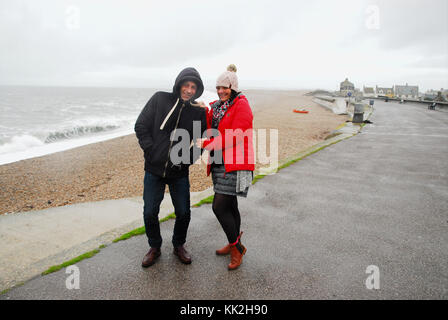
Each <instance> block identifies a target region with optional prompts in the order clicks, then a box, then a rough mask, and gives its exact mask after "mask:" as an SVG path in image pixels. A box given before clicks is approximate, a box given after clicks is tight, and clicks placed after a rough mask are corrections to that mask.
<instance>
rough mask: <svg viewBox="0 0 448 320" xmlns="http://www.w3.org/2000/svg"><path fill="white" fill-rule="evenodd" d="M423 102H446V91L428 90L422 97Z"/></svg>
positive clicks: (447, 94)
mask: <svg viewBox="0 0 448 320" xmlns="http://www.w3.org/2000/svg"><path fill="white" fill-rule="evenodd" d="M423 99H424V100H434V101H448V90H444V89H443V88H441V89H440V90H432V89H431V90H428V91H426V92H425V94H424V96H423Z"/></svg>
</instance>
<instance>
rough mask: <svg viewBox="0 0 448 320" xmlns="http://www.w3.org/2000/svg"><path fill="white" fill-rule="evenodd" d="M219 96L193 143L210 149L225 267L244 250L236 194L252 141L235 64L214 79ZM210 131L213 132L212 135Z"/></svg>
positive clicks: (241, 190) (246, 178) (241, 192)
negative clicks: (227, 260)
mask: <svg viewBox="0 0 448 320" xmlns="http://www.w3.org/2000/svg"><path fill="white" fill-rule="evenodd" d="M216 90H217V93H218V96H219V100H217V101H215V102H212V103H210V106H211V109H210V110H209V111H208V112H207V127H208V128H209V129H214V130H208V135H207V137H208V138H207V139H198V141H197V146H198V147H201V148H205V149H207V150H208V151H209V152H210V157H209V163H208V165H207V175H210V172H211V173H212V180H213V188H214V191H215V195H214V199H213V206H212V208H213V212H214V214H215V215H216V218H217V219H218V221H219V223H220V224H221V226H222V228H223V230H224V233H225V234H226V236H227V240H228V242H229V244H227V245H226V246H224V247H223V248H221V249H219V250H216V254H217V255H227V254H229V253H230V256H231V261H230V264H229V265H228V268H229V270H234V269H236V268H238V267H239V266H240V265H241V263H242V261H243V260H242V259H243V255H244V254H245V253H246V248H245V247H244V246H243V245H242V244H241V235H242V233H243V232H240V225H241V215H240V212H239V210H238V201H237V196H240V197H247V193H248V191H249V186H250V185H251V183H252V178H253V171H254V168H255V165H254V163H255V162H254V152H253V141H252V128H253V125H252V122H253V115H252V110H251V108H250V106H249V102H248V101H247V99H246V97H245V96H244V95H242V94H241V92H239V91H238V78H237V76H236V67H235V65H230V66H229V67H228V68H227V71H226V72H224V73H223V74H221V75H220V76H219V78H218V80H217V81H216ZM210 131H214V132H215V133H216V134H215V135H214V136H212V135H211V134H210Z"/></svg>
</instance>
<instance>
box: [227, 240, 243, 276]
mask: <svg viewBox="0 0 448 320" xmlns="http://www.w3.org/2000/svg"><path fill="white" fill-rule="evenodd" d="M239 245H240V247H241V249H242V252H240V250H238V248H237V244H235V245H231V246H230V263H229V265H228V266H227V267H228V268H229V270H235V269H236V268H238V267H239V266H240V265H241V263H243V256H244V254H245V253H246V251H247V249H246V247H245V246H243V245H242V244H239Z"/></svg>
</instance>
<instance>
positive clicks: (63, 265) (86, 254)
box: [42, 249, 100, 276]
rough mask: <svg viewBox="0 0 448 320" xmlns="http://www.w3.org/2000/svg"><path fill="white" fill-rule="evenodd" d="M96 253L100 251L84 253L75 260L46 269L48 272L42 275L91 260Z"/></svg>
mask: <svg viewBox="0 0 448 320" xmlns="http://www.w3.org/2000/svg"><path fill="white" fill-rule="evenodd" d="M98 252H100V249H95V250H92V251H89V252H87V253H84V254H82V255H80V256H78V257H76V258H73V259H71V260H69V261H67V262H64V263H62V264H59V265H56V266H52V267H50V268H48V270H46V271H44V272H42V275H43V276H45V275H47V274H50V273H53V272H56V271H59V270H61V269H62V268H65V267H68V266H70V265H72V264H75V263H78V262H79V261H81V260H84V259H89V258H92V257H93V256H94V255H96V254H97V253H98Z"/></svg>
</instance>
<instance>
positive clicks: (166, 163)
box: [162, 103, 185, 178]
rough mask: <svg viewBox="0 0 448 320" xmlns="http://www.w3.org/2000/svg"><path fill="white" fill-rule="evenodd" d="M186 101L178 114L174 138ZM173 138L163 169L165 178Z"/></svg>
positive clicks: (171, 141)
mask: <svg viewBox="0 0 448 320" xmlns="http://www.w3.org/2000/svg"><path fill="white" fill-rule="evenodd" d="M184 106H185V103H182V106H181V107H180V111H179V115H178V116H177V121H176V126H175V127H174V133H173V138H174V137H175V136H176V130H177V126H178V125H179V119H180V115H181V113H182V110H183V109H184ZM173 142H174V141H173V140H171V139H170V147H169V149H168V157H167V158H166V162H165V169H164V170H163V176H162V177H163V178H165V176H166V169H167V167H168V162H169V160H170V153H171V148H172V147H173Z"/></svg>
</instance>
